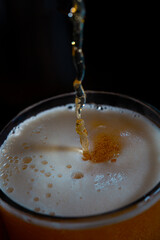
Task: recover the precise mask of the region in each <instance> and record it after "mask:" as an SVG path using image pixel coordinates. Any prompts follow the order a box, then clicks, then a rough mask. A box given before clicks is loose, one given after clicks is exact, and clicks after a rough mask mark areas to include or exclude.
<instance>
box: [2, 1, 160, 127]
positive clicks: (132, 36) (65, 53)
mask: <svg viewBox="0 0 160 240" xmlns="http://www.w3.org/2000/svg"><path fill="white" fill-rule="evenodd" d="M57 1H58V3H57ZM67 1H69V0H65V1H64V0H0V129H1V128H2V127H3V126H4V125H6V123H7V122H8V121H9V120H10V119H11V118H13V117H14V116H15V115H16V114H17V113H18V112H19V111H21V110H22V109H24V108H25V107H27V106H29V105H31V104H33V103H35V102H37V101H39V100H42V99H45V98H48V97H51V96H54V95H57V94H60V93H66V92H71V91H73V87H72V83H73V80H74V78H75V69H74V66H73V63H72V56H71V44H70V43H71V39H72V25H71V22H70V20H69V19H68V17H67V15H66V14H65V13H62V12H63V11H64V9H65V8H66V6H67V5H65V6H64V9H63V3H65V4H66V3H67ZM85 5H86V11H87V14H86V21H85V28H84V45H83V48H84V55H85V61H86V75H85V79H84V81H83V86H84V88H85V89H86V90H87V89H90V90H103V91H112V92H119V93H124V94H127V95H131V96H132V97H136V98H139V99H140V100H144V101H147V102H149V103H150V104H152V105H155V106H156V107H157V108H160V102H159V97H158V96H159V85H158V80H159V73H158V75H157V72H158V71H159V65H158V64H159V63H158V61H157V60H156V59H157V57H159V55H158V53H157V47H156V43H157V41H158V40H157V36H158V31H156V29H155V28H156V27H155V24H154V25H153V22H154V18H155V17H154V12H153V11H152V9H150V7H149V6H148V8H147V6H146V5H145V6H139V5H138V6H136V5H130V6H129V5H127V6H126V5H125V6H122V5H120V6H117V5H115V6H114V4H113V5H112V6H111V5H110V4H108V3H106V2H105V1H102V0H101V1H91V0H86V1H85ZM155 20H156V19H155ZM152 21H153V22H152Z"/></svg>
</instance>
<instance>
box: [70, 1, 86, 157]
mask: <svg viewBox="0 0 160 240" xmlns="http://www.w3.org/2000/svg"><path fill="white" fill-rule="evenodd" d="M68 16H69V17H71V18H72V22H73V41H72V56H73V59H74V64H75V68H76V72H77V76H76V79H75V80H74V82H73V87H74V89H75V92H76V97H75V104H76V118H77V120H76V132H77V133H78V134H79V137H80V142H81V146H82V150H83V155H85V156H86V154H87V155H88V154H89V142H88V133H87V129H86V128H85V123H84V120H83V119H82V108H83V107H84V105H85V103H86V94H85V91H84V89H83V86H82V80H83V78H84V74H85V63H84V56H83V51H82V44H83V26H84V18H85V7H84V2H83V0H74V1H73V7H72V8H71V10H70V13H69V14H68Z"/></svg>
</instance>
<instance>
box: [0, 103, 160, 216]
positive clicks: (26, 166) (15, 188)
mask: <svg viewBox="0 0 160 240" xmlns="http://www.w3.org/2000/svg"><path fill="white" fill-rule="evenodd" d="M83 117H84V119H85V123H86V127H87V129H88V132H89V138H90V139H91V138H92V136H93V134H95V132H97V131H107V130H108V129H109V131H111V130H112V129H114V130H116V131H119V132H120V137H121V138H123V142H124V146H123V149H122V151H121V153H120V156H119V157H118V159H117V161H116V162H107V163H99V164H94V163H92V162H90V161H83V160H82V153H81V146H80V143H79V137H78V135H77V134H76V131H75V112H74V105H71V104H70V105H67V106H62V107H57V108H54V109H51V110H47V111H45V112H42V113H40V114H38V115H37V116H35V117H31V118H30V119H28V120H26V121H24V122H23V123H21V124H20V125H19V126H18V127H16V128H15V129H14V131H11V133H10V134H9V135H8V138H7V139H6V141H5V142H4V144H3V145H2V146H1V148H0V156H1V157H0V186H1V188H2V190H3V191H4V192H5V193H6V194H7V195H8V196H9V197H10V198H11V199H13V200H14V201H16V202H18V203H19V204H21V205H23V206H25V207H27V208H29V209H32V210H34V211H37V212H42V213H46V214H51V215H53V214H56V215H61V216H84V215H90V214H97V213H102V212H106V211H110V210H113V209H115V208H119V207H122V206H124V205H125V204H128V203H131V202H132V201H134V200H136V199H137V198H139V197H141V196H142V195H144V194H145V193H146V192H148V191H149V190H151V188H152V187H153V186H154V185H155V184H157V183H158V181H159V179H160V150H159V149H160V131H159V129H158V128H157V127H156V126H154V125H153V124H152V123H151V122H150V121H149V120H147V119H145V118H144V117H142V116H141V115H139V114H137V113H135V112H132V111H129V110H124V109H119V108H111V107H109V106H103V109H102V108H100V106H98V107H97V106H96V105H91V106H89V105H86V107H85V109H84V111H83ZM93 199H94V201H93Z"/></svg>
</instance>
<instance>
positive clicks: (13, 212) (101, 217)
mask: <svg viewBox="0 0 160 240" xmlns="http://www.w3.org/2000/svg"><path fill="white" fill-rule="evenodd" d="M86 96H87V104H93V103H94V104H95V105H97V107H99V106H103V105H107V106H112V107H120V108H122V109H128V110H132V111H134V112H136V113H138V114H141V115H143V116H145V117H146V118H148V119H149V120H150V121H151V122H153V123H154V124H155V125H156V126H157V127H158V128H159V127H160V113H159V111H158V110H157V109H155V108H154V107H152V106H151V105H149V104H147V103H144V102H142V101H139V100H137V99H134V98H132V97H129V96H125V95H121V94H117V93H109V92H95V91H86ZM74 100H75V94H74V93H69V94H63V95H60V96H56V97H52V98H49V99H47V100H44V101H41V102H39V103H37V104H34V105H32V106H30V107H28V108H27V109H25V110H24V111H22V112H21V113H19V114H18V115H17V116H16V117H15V118H14V119H13V120H12V121H11V122H10V123H9V124H8V125H7V126H6V127H5V128H4V129H3V130H2V132H1V134H0V145H2V144H3V142H4V141H5V139H6V138H7V136H8V134H9V133H10V131H11V130H12V129H13V128H14V127H16V126H17V125H19V124H20V123H22V122H23V121H24V120H26V119H28V118H30V117H32V116H36V115H37V114H38V113H40V112H42V111H44V110H49V109H51V108H54V107H57V106H63V105H66V104H73V103H74ZM82 114H83V113H82ZM53 124H54V122H53ZM73 131H75V126H73ZM153 164H154V163H153ZM137 167H138V166H137ZM151 174H152V173H151ZM153 174H154V173H153ZM133 188H134V182H133ZM92 201H94V199H92V200H91V204H92ZM0 239H3V240H21V239H23V240H33V239H34V240H35V239H38V240H44V239H46V240H52V239H54V240H59V239H61V240H68V239H70V240H80V239H83V240H97V239H99V240H106V239H109V240H119V239H120V240H138V239H140V240H159V239H160V183H158V184H157V185H155V186H154V187H153V189H151V190H150V191H149V192H146V194H145V195H143V196H142V197H141V198H139V199H137V200H136V201H133V202H131V203H129V204H128V205H127V206H123V207H120V208H116V209H114V210H112V211H109V212H104V213H101V214H95V215H89V216H81V217H78V216H77V217H75V216H74V217H66V216H65V217H63V216H56V215H55V216H49V215H46V214H42V213H38V212H34V211H32V210H29V209H27V208H26V207H25V206H21V205H19V204H18V203H17V202H15V201H13V200H12V199H11V198H9V197H8V196H7V195H6V194H5V193H4V192H3V191H2V190H0Z"/></svg>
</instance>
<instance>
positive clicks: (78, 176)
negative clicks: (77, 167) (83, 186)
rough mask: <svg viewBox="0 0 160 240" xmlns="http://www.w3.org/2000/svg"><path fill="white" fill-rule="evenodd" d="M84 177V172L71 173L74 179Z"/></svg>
mask: <svg viewBox="0 0 160 240" xmlns="http://www.w3.org/2000/svg"><path fill="white" fill-rule="evenodd" d="M83 177H84V174H83V173H82V172H73V173H72V175H71V178H72V179H81V178H83Z"/></svg>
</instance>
